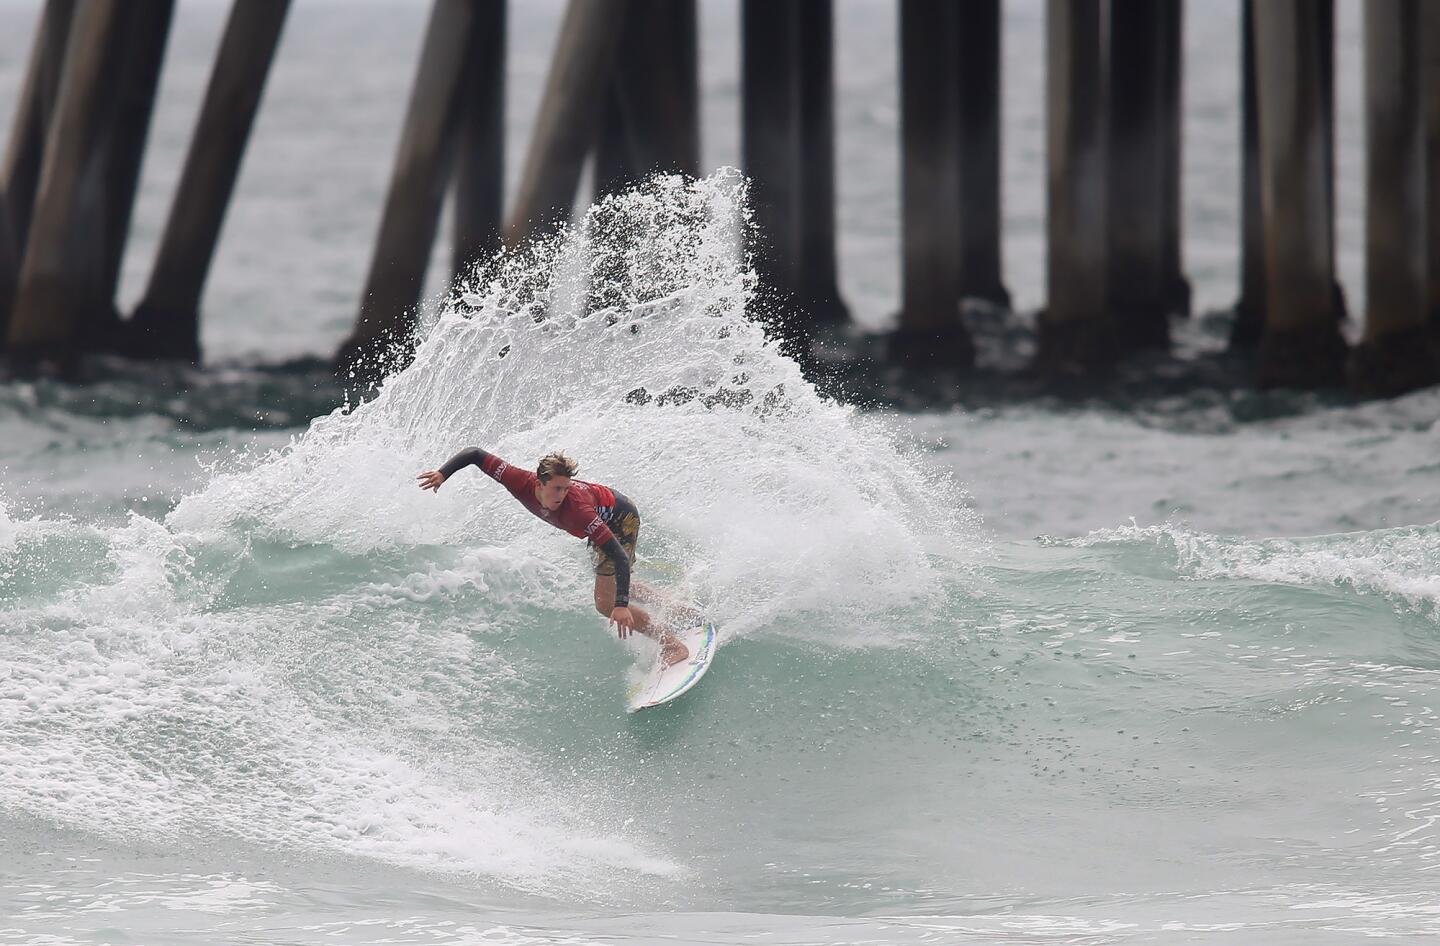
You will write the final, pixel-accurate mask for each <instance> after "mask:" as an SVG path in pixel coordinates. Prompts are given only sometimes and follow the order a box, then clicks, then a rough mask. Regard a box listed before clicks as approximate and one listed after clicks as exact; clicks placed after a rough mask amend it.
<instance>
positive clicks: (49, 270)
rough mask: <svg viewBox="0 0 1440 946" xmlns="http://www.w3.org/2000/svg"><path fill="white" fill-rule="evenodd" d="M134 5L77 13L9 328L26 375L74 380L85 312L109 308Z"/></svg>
mask: <svg viewBox="0 0 1440 946" xmlns="http://www.w3.org/2000/svg"><path fill="white" fill-rule="evenodd" d="M128 6H129V4H126V3H125V2H124V0H89V2H86V3H84V4H81V5H80V6H79V7H78V8H77V9H76V11H75V17H74V22H73V24H72V26H71V33H70V39H69V43H68V46H67V51H66V55H65V67H64V70H63V78H62V80H61V84H60V94H59V98H58V100H57V103H56V113H55V116H54V118H53V120H52V121H51V123H50V128H49V131H48V134H47V136H46V142H45V154H44V161H43V164H42V168H41V172H40V180H39V189H38V191H37V193H36V200H35V210H34V215H33V218H32V220H31V224H30V231H29V234H28V239H27V241H26V244H25V250H24V257H23V261H22V262H21V264H20V275H19V284H18V287H17V289H16V294H15V308H14V312H13V315H12V318H11V322H10V335H9V346H8V352H7V355H8V360H9V363H10V365H11V368H12V370H15V371H17V372H19V373H32V372H43V373H58V374H62V375H63V374H69V373H71V372H73V370H74V369H75V367H76V364H77V361H78V356H79V348H80V341H81V331H82V328H83V326H84V324H85V323H84V318H85V316H84V313H91V312H95V311H96V310H97V309H99V308H100V307H101V306H109V305H110V300H109V299H108V298H106V297H105V294H104V291H103V288H102V287H103V284H104V279H105V251H104V235H105V219H106V218H105V188H104V179H105V174H106V169H105V164H104V154H105V150H106V149H105V143H106V136H107V133H108V131H109V125H110V122H111V120H112V119H113V117H114V110H115V108H114V107H115V101H116V96H117V93H118V90H119V87H120V80H121V70H122V66H123V62H124V39H125V31H124V29H123V25H124V17H125V11H126V9H127V8H128Z"/></svg>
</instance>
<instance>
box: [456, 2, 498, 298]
mask: <svg viewBox="0 0 1440 946" xmlns="http://www.w3.org/2000/svg"><path fill="white" fill-rule="evenodd" d="M475 2H476V7H477V9H476V15H475V20H474V23H473V26H472V30H473V35H472V36H471V40H470V55H471V57H472V59H473V62H472V64H471V69H470V78H469V88H468V89H467V91H466V92H465V94H464V103H463V104H462V106H461V109H462V115H461V119H460V150H459V153H458V154H457V155H456V157H455V221H454V227H455V235H454V243H453V246H452V263H451V265H452V268H453V270H454V272H455V274H456V275H460V274H463V273H464V272H465V271H466V270H467V269H468V268H469V267H470V266H471V265H473V264H474V263H475V261H476V260H478V259H481V258H482V257H486V256H489V255H490V254H491V253H493V252H494V251H495V250H497V249H499V248H500V224H501V220H502V219H503V217H502V215H503V213H504V198H505V187H504V184H505V43H506V40H505V13H506V11H505V7H506V0H475Z"/></svg>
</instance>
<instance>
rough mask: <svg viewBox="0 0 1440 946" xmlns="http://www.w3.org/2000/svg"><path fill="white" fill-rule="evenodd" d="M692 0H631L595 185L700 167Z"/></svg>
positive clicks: (614, 186) (598, 148) (610, 186)
mask: <svg viewBox="0 0 1440 946" xmlns="http://www.w3.org/2000/svg"><path fill="white" fill-rule="evenodd" d="M695 15H696V11H695V0H631V4H630V9H629V12H628V13H627V14H626V20H625V26H624V35H623V37H622V38H621V40H620V50H619V54H618V55H617V56H616V57H615V64H614V68H613V69H612V70H611V78H610V90H609V96H608V99H607V102H606V106H605V120H604V123H603V126H602V130H601V133H600V135H599V139H598V140H597V142H596V145H595V182H596V190H597V191H600V192H609V191H616V190H620V189H623V188H624V187H625V186H626V185H628V184H630V183H632V182H634V181H638V180H643V179H644V178H646V177H649V176H650V175H652V174H655V173H658V172H671V173H679V174H688V175H692V176H693V175H695V174H697V173H698V172H699V170H700V87H699V81H698V66H699V57H698V51H697V49H696V34H695V26H696V23H695Z"/></svg>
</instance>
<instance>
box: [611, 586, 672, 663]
mask: <svg viewBox="0 0 1440 946" xmlns="http://www.w3.org/2000/svg"><path fill="white" fill-rule="evenodd" d="M642 587H643V588H644V589H645V592H644V593H643V594H641V593H640V592H639V589H640V588H642ZM630 594H631V596H632V597H636V598H641V599H642V600H646V601H654V600H657V599H656V596H655V589H654V588H651V587H650V586H648V585H644V584H643V583H641V582H632V583H631V585H630ZM614 608H615V576H614V575H596V576H595V610H596V611H599V612H600V614H601V616H602V617H607V618H608V617H609V616H610V612H611V611H612V610H614ZM630 613H631V614H632V615H634V616H635V630H637V631H639V632H640V633H641V634H644V635H645V636H646V637H653V638H655V639H656V640H658V641H659V642H660V649H661V651H662V652H663V653H664V660H665V666H667V667H669V666H671V665H673V664H677V663H679V662H680V661H682V660H684V659H685V658H686V657H689V656H690V648H688V647H686V646H685V644H684V642H683V641H681V640H680V638H678V637H676V636H675V635H674V634H671V633H670V632H669V631H667V630H664V629H663V628H657V627H656V626H655V625H654V624H653V623H652V622H651V620H650V614H649V612H647V611H646V610H645V609H644V608H640V607H636V606H635V604H633V603H632V604H631V605H630Z"/></svg>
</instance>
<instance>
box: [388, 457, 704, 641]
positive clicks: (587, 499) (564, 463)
mask: <svg viewBox="0 0 1440 946" xmlns="http://www.w3.org/2000/svg"><path fill="white" fill-rule="evenodd" d="M472 464H473V465H474V466H478V467H479V468H480V470H481V472H483V473H485V474H486V475H487V476H489V477H490V478H491V479H493V480H495V481H496V482H498V483H499V484H500V485H501V486H503V487H505V488H506V489H508V490H509V491H510V494H511V495H512V496H514V497H515V498H516V499H517V500H519V501H520V505H522V506H524V507H525V508H526V509H528V510H530V512H531V513H533V514H534V515H536V516H539V517H540V518H541V519H544V520H545V521H546V522H548V523H550V524H551V525H552V526H554V527H555V528H557V529H562V530H564V531H566V532H568V533H570V534H571V535H573V536H575V537H576V538H580V539H588V540H589V544H590V557H591V560H592V561H593V562H594V565H595V610H596V611H599V612H600V613H601V614H602V615H604V616H606V617H608V618H609V619H610V620H611V621H612V622H613V623H614V624H615V625H616V628H617V630H618V631H619V634H620V636H621V637H622V638H624V637H627V636H629V635H630V634H631V633H632V632H634V631H639V632H640V633H641V634H645V635H647V636H650V637H655V638H657V639H658V640H659V642H660V647H661V650H662V651H663V659H664V661H665V666H667V667H669V666H671V665H673V664H677V663H679V662H680V661H682V660H684V659H685V658H686V657H688V656H690V651H689V649H688V648H687V647H686V646H685V645H684V644H683V643H682V642H681V641H680V639H679V638H677V637H676V636H675V635H673V634H671V633H669V632H668V631H664V630H661V629H658V628H656V627H655V626H654V625H653V624H652V623H651V621H650V615H649V614H647V613H646V612H645V611H644V610H643V609H642V608H638V607H635V606H632V605H631V604H630V585H631V582H630V565H631V563H633V562H634V561H635V544H636V543H637V542H638V541H639V539H640V513H639V512H638V511H637V510H636V509H635V504H634V503H632V502H630V500H628V499H626V498H625V497H624V496H623V495H621V494H620V493H619V492H617V491H615V490H613V489H611V488H610V487H608V486H601V485H600V484H599V483H587V482H585V481H584V480H577V479H575V474H576V473H578V472H580V467H579V465H578V464H577V463H576V462H575V461H574V460H572V459H570V458H569V457H567V456H565V454H563V453H549V454H546V455H545V456H543V457H541V458H540V463H539V465H538V466H537V467H536V468H535V472H533V473H531V472H530V471H529V470H522V469H519V468H517V467H513V466H511V465H510V464H509V463H507V462H505V461H504V460H502V459H500V458H499V457H497V456H495V455H494V454H493V453H486V452H485V451H484V450H481V449H480V448H479V447H470V448H469V449H466V450H461V451H460V452H459V453H457V454H455V455H454V456H453V457H451V458H450V459H449V460H446V461H445V465H444V466H442V467H440V469H438V470H427V471H425V472H424V473H421V474H420V475H419V476H417V477H416V479H418V480H419V481H420V488H421V489H428V490H432V491H438V490H439V489H440V484H441V483H444V482H445V481H446V480H448V479H449V478H450V477H452V476H454V475H455V473H456V471H458V470H461V469H463V468H465V467H467V466H470V465H472ZM635 591H636V593H637V594H638V595H639V596H640V597H641V598H642V599H644V600H647V601H649V600H652V599H653V598H655V597H656V596H655V595H654V593H653V591H652V590H651V589H650V588H648V587H646V586H645V585H644V584H643V583H642V582H638V581H637V582H635Z"/></svg>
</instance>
